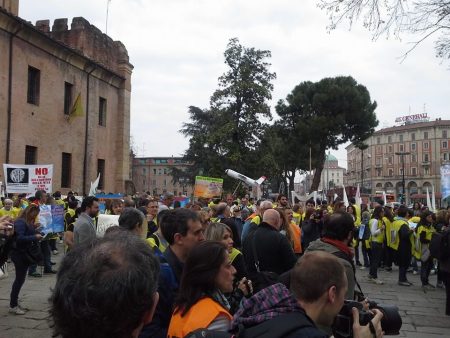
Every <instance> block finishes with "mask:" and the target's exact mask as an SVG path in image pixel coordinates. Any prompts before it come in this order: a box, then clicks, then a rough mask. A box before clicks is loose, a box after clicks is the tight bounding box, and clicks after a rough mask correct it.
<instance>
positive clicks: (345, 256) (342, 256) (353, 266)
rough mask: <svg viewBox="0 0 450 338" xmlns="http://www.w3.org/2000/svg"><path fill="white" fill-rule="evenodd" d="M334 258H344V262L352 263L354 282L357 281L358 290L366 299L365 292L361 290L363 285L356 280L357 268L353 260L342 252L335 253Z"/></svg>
mask: <svg viewBox="0 0 450 338" xmlns="http://www.w3.org/2000/svg"><path fill="white" fill-rule="evenodd" d="M332 254H333V255H334V256H336V257H338V258H342V259H344V260H346V261H347V262H349V263H350V265H351V266H352V269H353V278H354V280H355V284H356V286H357V287H358V290H359V292H360V293H361V296H362V297H365V296H364V292H363V291H362V289H361V285H359V283H358V280H357V279H356V268H355V264H354V263H353V260H352V259H350V257H349V256H348V255H347V254H346V253H345V252H342V251H340V250H339V251H335V252H333V253H332Z"/></svg>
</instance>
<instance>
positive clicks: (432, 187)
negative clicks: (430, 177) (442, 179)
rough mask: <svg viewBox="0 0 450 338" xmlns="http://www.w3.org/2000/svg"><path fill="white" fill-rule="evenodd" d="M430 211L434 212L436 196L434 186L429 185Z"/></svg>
mask: <svg viewBox="0 0 450 338" xmlns="http://www.w3.org/2000/svg"><path fill="white" fill-rule="evenodd" d="M431 211H433V212H436V196H435V191H434V184H432V185H431Z"/></svg>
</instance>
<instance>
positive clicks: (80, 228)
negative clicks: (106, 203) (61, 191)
mask: <svg viewBox="0 0 450 338" xmlns="http://www.w3.org/2000/svg"><path fill="white" fill-rule="evenodd" d="M98 209H99V207H98V198H96V197H94V196H88V197H86V198H85V199H84V200H83V202H82V203H81V214H80V216H78V218H77V220H76V221H75V223H74V225H73V236H74V238H73V244H74V246H77V245H79V244H81V243H85V242H90V241H93V240H94V239H95V238H96V236H97V230H96V226H95V223H94V217H96V216H97V215H98Z"/></svg>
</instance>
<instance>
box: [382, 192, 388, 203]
mask: <svg viewBox="0 0 450 338" xmlns="http://www.w3.org/2000/svg"><path fill="white" fill-rule="evenodd" d="M383 202H384V205H386V204H387V198H386V191H383Z"/></svg>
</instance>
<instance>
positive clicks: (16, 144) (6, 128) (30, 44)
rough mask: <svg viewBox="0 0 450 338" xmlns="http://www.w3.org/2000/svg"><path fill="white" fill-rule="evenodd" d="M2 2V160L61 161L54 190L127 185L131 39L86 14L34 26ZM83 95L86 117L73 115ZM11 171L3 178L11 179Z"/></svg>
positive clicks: (8, 1)
mask: <svg viewBox="0 0 450 338" xmlns="http://www.w3.org/2000/svg"><path fill="white" fill-rule="evenodd" d="M18 8H19V1H18V0H2V1H0V55H1V57H0V78H1V81H0V126H1V128H0V162H1V163H12V164H53V165H54V177H53V178H54V184H53V190H62V191H63V193H64V192H67V191H69V190H75V191H78V192H79V193H86V192H87V191H88V190H89V185H90V181H93V180H94V179H95V178H96V176H97V173H99V172H100V173H101V174H102V175H101V177H102V178H101V182H100V186H99V188H101V189H103V190H105V191H107V192H110V191H111V192H124V191H125V189H126V185H127V182H128V183H130V182H129V180H130V169H129V168H130V165H129V154H130V145H129V143H130V94H131V73H132V70H133V66H132V65H131V64H130V62H129V57H128V53H127V50H126V48H125V46H124V45H123V44H122V43H121V42H119V41H113V40H112V39H111V38H110V37H109V36H107V35H105V34H103V33H102V32H101V31H100V30H99V29H98V28H96V27H95V26H93V25H91V24H90V23H89V22H88V21H87V20H85V19H84V18H81V17H77V18H74V19H73V20H72V22H71V26H70V29H69V27H68V20H67V19H56V20H55V21H54V23H53V26H52V27H50V22H49V20H40V21H37V22H36V25H33V24H31V23H29V22H27V21H25V20H23V19H21V18H20V17H18ZM78 95H80V98H81V106H82V108H83V111H84V114H83V116H78V117H74V118H71V119H69V116H70V113H71V110H72V108H73V107H74V103H75V100H76V98H77V97H78ZM2 176H3V171H1V173H0V181H4V178H3V177H2Z"/></svg>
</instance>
